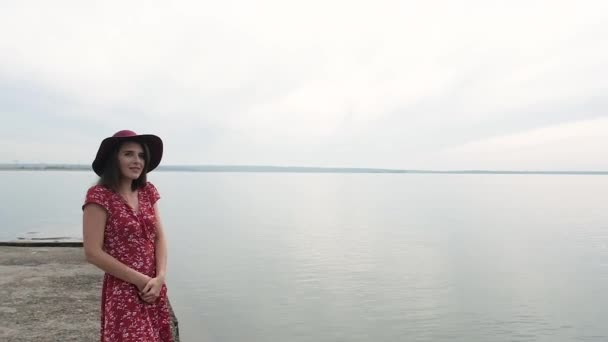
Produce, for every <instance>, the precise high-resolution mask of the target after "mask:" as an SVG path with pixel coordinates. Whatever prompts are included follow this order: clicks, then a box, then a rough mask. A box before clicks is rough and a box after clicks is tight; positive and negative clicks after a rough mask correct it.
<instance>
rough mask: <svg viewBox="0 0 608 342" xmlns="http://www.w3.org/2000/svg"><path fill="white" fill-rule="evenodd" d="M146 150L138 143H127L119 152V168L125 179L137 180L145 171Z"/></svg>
mask: <svg viewBox="0 0 608 342" xmlns="http://www.w3.org/2000/svg"><path fill="white" fill-rule="evenodd" d="M144 157H145V156H144V149H143V148H142V147H141V144H139V143H136V142H132V141H129V142H126V143H124V144H122V146H120V149H119V150H118V167H119V168H120V174H121V176H122V177H123V178H127V179H130V180H135V179H137V178H139V176H140V175H141V173H142V172H143V171H144V166H145V164H146V163H145V159H144Z"/></svg>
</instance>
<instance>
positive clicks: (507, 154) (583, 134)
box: [441, 118, 608, 170]
mask: <svg viewBox="0 0 608 342" xmlns="http://www.w3.org/2000/svg"><path fill="white" fill-rule="evenodd" d="M607 129H608V118H598V119H591V120H584V121H575V122H569V123H564V124H559V125H553V126H549V127H543V128H539V129H533V130H529V131H524V132H519V133H516V134H510V135H506V136H498V137H493V138H490V139H486V140H480V141H475V142H470V143H467V144H463V145H459V146H455V147H450V148H447V149H445V150H443V151H442V152H441V154H442V158H441V159H442V160H449V161H450V162H449V163H450V165H454V164H458V165H459V167H460V168H479V169H513V170H516V169H545V168H548V169H553V170H598V169H604V168H605V167H606V163H605V161H604V156H605V155H606V153H608V136H607V135H606V130H607ZM581 159H582V160H585V161H586V162H585V163H577V164H573V163H572V161H573V160H581Z"/></svg>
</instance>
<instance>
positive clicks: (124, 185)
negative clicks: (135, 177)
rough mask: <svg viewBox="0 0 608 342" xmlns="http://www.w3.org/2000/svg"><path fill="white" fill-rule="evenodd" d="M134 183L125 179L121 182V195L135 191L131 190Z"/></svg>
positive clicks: (119, 189) (119, 190)
mask: <svg viewBox="0 0 608 342" xmlns="http://www.w3.org/2000/svg"><path fill="white" fill-rule="evenodd" d="M132 183H133V181H132V180H130V179H123V180H121V181H120V184H119V185H118V189H117V190H118V192H119V193H121V194H128V193H130V192H133V190H132V189H131V184H132Z"/></svg>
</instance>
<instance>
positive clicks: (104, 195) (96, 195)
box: [82, 185, 110, 212]
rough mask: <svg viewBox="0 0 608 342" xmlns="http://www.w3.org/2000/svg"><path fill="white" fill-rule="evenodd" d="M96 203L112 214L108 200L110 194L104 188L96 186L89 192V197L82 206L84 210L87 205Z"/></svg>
mask: <svg viewBox="0 0 608 342" xmlns="http://www.w3.org/2000/svg"><path fill="white" fill-rule="evenodd" d="M90 203H95V204H97V205H99V206H101V207H102V208H104V209H105V210H106V212H110V203H109V200H108V192H107V190H105V189H104V188H103V187H101V186H99V185H95V186H93V187H91V188H90V189H89V190H88V191H87V197H86V198H85V200H84V204H83V205H82V210H84V207H85V206H86V205H87V204H90Z"/></svg>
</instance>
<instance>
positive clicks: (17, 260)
mask: <svg viewBox="0 0 608 342" xmlns="http://www.w3.org/2000/svg"><path fill="white" fill-rule="evenodd" d="M102 277H103V272H102V271H100V270H99V269H97V268H95V267H94V266H92V265H90V264H88V263H86V261H85V259H84V254H83V250H82V248H77V247H76V248H75V247H7V246H1V247H0V341H6V342H17V341H19V342H21V341H23V342H25V341H27V342H30V341H49V342H50V341H53V342H56V341H78V342H83V341H98V340H99V310H100V295H101V281H102Z"/></svg>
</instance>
